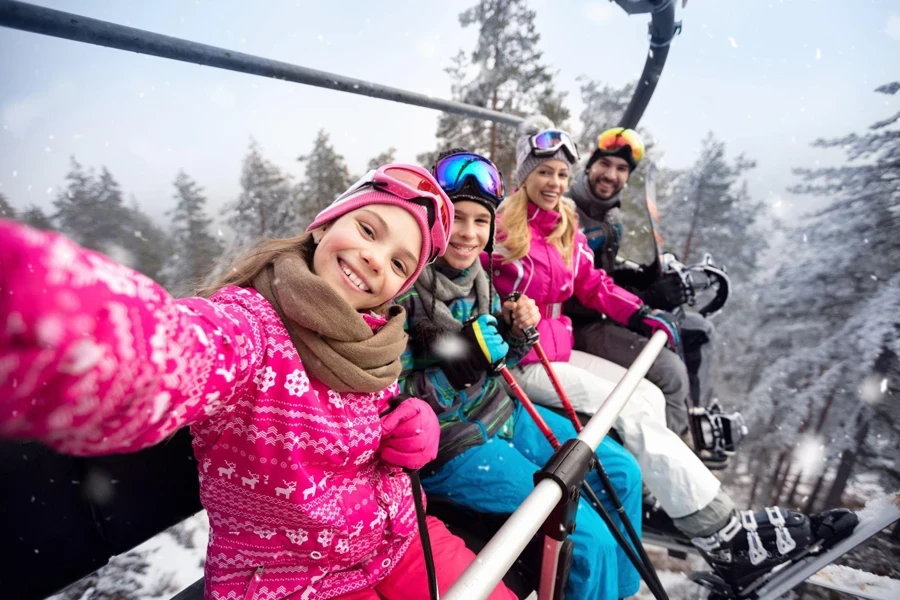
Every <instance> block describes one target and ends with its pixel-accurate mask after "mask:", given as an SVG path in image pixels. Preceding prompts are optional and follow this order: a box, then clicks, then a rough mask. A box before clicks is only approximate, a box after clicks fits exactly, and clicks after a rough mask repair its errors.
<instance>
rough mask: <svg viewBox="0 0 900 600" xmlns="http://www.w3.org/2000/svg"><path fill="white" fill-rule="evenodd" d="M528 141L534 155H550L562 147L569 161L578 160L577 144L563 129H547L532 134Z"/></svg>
mask: <svg viewBox="0 0 900 600" xmlns="http://www.w3.org/2000/svg"><path fill="white" fill-rule="evenodd" d="M528 141H529V143H530V144H531V152H532V153H533V154H534V155H535V156H551V155H553V154H556V152H557V151H558V150H559V149H560V148H562V149H563V150H565V152H566V154H567V155H568V156H569V160H570V161H571V162H573V163H574V162H578V146H576V145H575V142H574V141H573V140H572V136H570V135H569V134H568V133H566V132H565V131H561V130H559V129H548V130H547V131H542V132H541V133H539V134H537V135H534V136H532V137H531V139H529V140H528Z"/></svg>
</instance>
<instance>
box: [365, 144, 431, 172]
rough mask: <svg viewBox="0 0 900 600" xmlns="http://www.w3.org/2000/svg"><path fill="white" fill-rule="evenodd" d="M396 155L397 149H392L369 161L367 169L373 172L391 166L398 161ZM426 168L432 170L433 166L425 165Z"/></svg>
mask: <svg viewBox="0 0 900 600" xmlns="http://www.w3.org/2000/svg"><path fill="white" fill-rule="evenodd" d="M396 154H397V149H396V148H394V147H390V148H388V149H387V150H385V151H384V152H382V153H381V154H379V155H378V156H374V157H372V158H371V159H369V164H368V165H367V167H368V169H369V170H370V171H371V170H372V169H377V168H378V167H380V166H382V165H389V164H391V163H392V162H395V161H396V160H397V158H396ZM425 167H426V168H430V167H431V165H425Z"/></svg>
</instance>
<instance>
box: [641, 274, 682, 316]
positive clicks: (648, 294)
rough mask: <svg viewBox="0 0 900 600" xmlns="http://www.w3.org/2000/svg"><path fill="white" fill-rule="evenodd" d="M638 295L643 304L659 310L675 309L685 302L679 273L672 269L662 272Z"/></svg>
mask: <svg viewBox="0 0 900 600" xmlns="http://www.w3.org/2000/svg"><path fill="white" fill-rule="evenodd" d="M638 295H639V296H640V297H641V300H643V301H644V304H647V305H649V306H651V307H652V308H658V309H660V310H675V309H676V308H678V307H679V306H681V305H682V304H685V303H686V302H687V292H686V290H685V289H684V283H683V282H682V281H681V275H679V274H678V273H675V272H674V271H671V272H668V273H663V274H662V275H660V276H659V277H657V278H656V280H655V281H654V282H653V283H651V284H650V285H649V286H647V288H646V289H643V290H641V292H640V293H639V294H638Z"/></svg>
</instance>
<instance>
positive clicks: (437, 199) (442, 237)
mask: <svg viewBox="0 0 900 600" xmlns="http://www.w3.org/2000/svg"><path fill="white" fill-rule="evenodd" d="M365 187H372V188H374V189H376V190H380V191H383V192H387V193H389V194H391V195H393V196H396V197H398V198H400V199H402V200H406V201H407V202H412V203H413V204H418V205H419V206H421V207H423V208H424V209H425V212H426V213H427V215H428V227H429V229H430V234H431V235H430V237H431V240H430V241H431V255H430V257H429V259H428V261H427V262H428V263H432V262H434V260H435V259H436V258H437V257H439V256H443V254H444V252H446V250H447V245H448V244H449V242H450V232H451V230H452V228H453V203H451V202H450V198H448V197H447V194H446V192H444V190H442V189H441V186H440V185H438V183H437V181H435V179H434V177H432V175H431V173H429V172H428V171H426V170H425V169H423V168H422V167H417V166H415V165H406V164H392V165H384V166H383V167H379V168H378V169H376V170H374V171H369V172H368V173H366V174H365V175H364V176H363V177H362V179H360V180H359V181H357V182H356V183H354V184H353V185H352V186H350V189H348V190H347V191H346V192H344V193H343V194H341V195H340V196H338V198H337V200H335V201H334V202H332V203H331V206H329V207H328V208H326V209H325V210H324V211H322V212H321V213H320V214H319V216H318V217H316V221H315V222H314V223H313V225H310V227H311V228H312V227H313V226H315V225H316V224H317V223H320V222H323V221H325V220H330V218H329V215H330V214H334V213H339V212H343V211H341V208H343V207H341V204H342V203H343V202H345V201H346V200H348V199H350V198H353V197H355V195H356V193H357V192H359V191H360V190H361V189H363V188H365Z"/></svg>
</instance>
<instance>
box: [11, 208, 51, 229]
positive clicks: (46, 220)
mask: <svg viewBox="0 0 900 600" xmlns="http://www.w3.org/2000/svg"><path fill="white" fill-rule="evenodd" d="M19 220H20V221H22V222H23V223H25V224H26V225H30V226H31V227H34V228H36V229H45V230H50V229H55V227H54V226H53V221H52V220H50V217H48V216H47V214H46V213H45V212H44V211H43V210H41V207H39V206H37V205H34V204H32V205H31V206H29V207H28V208H26V209H25V210H24V211H23V212H22V213H21V214H20V215H19Z"/></svg>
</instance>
